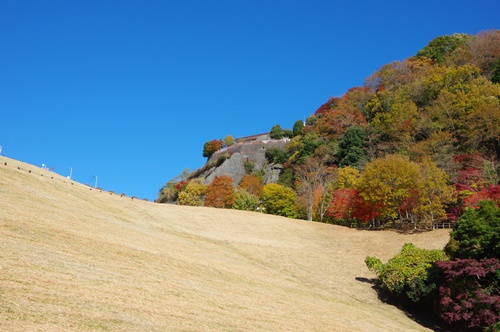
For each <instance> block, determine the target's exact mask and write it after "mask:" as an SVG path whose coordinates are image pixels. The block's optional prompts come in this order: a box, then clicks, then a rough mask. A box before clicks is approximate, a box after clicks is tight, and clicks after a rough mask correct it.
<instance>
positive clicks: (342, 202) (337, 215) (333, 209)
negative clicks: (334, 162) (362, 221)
mask: <svg viewBox="0 0 500 332" xmlns="http://www.w3.org/2000/svg"><path fill="white" fill-rule="evenodd" d="M357 197H358V191H357V190H356V189H353V188H342V189H337V190H335V191H334V192H333V197H332V201H331V202H330V206H329V208H328V209H327V212H326V214H327V215H328V216H330V217H332V218H334V219H336V220H339V219H342V220H349V219H351V218H352V214H353V212H354V207H355V204H354V203H355V201H356V198H357Z"/></svg>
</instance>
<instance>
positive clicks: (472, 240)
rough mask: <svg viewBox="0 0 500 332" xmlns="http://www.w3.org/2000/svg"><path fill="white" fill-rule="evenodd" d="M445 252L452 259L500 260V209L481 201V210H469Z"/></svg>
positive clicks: (456, 226)
mask: <svg viewBox="0 0 500 332" xmlns="http://www.w3.org/2000/svg"><path fill="white" fill-rule="evenodd" d="M445 251H446V253H447V254H448V255H450V256H451V257H452V258H474V259H483V258H499V257H500V256H499V255H500V254H499V253H500V208H499V207H498V206H496V204H495V202H493V201H481V202H480V203H479V210H474V209H472V208H468V209H467V210H466V211H465V212H464V214H462V216H460V218H459V219H458V222H457V224H456V225H455V228H454V229H453V231H452V232H451V234H450V241H449V242H448V244H447V245H446V248H445Z"/></svg>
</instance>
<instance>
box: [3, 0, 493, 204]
mask: <svg viewBox="0 0 500 332" xmlns="http://www.w3.org/2000/svg"><path fill="white" fill-rule="evenodd" d="M499 13H500V1H498V0H489V1H485V0H475V1H463V0H458V1H445V0H443V1H427V0H423V1H417V2H415V1H316V0H308V1H295V0H289V1H272V0H266V1H262V0H252V1H244V0H232V1H231V0H222V1H217V0H214V1H199V0H197V1H190V0H184V1H181V0H179V1H168V0H163V1H159V0H153V1H125V0H124V1H106V0H100V1H77V0H74V1H66V0H64V1H62V0H61V1H50V0H48V1H39V0H37V1H23V0H0V146H2V148H3V150H2V155H5V156H7V157H11V158H15V159H18V160H21V161H25V162H28V163H32V164H35V165H38V166H41V165H42V163H43V164H46V165H48V166H49V167H54V171H55V172H57V173H59V174H61V175H65V176H66V175H69V172H70V170H69V168H70V167H72V169H73V179H74V180H76V181H79V182H82V183H87V184H90V185H94V181H95V178H94V176H95V175H97V176H98V186H99V187H102V188H103V189H106V190H113V191H115V192H117V193H122V192H124V193H126V194H127V195H129V196H137V197H139V198H149V199H155V198H156V197H157V193H158V190H159V188H160V187H161V186H162V185H163V184H164V183H165V182H166V181H167V180H169V179H171V178H173V177H174V176H176V175H177V174H179V173H181V171H182V170H183V169H184V168H190V169H196V168H200V167H201V166H203V164H204V163H205V158H203V157H202V149H203V144H204V143H205V142H206V141H208V140H211V139H218V138H224V137H225V136H226V135H233V137H235V138H236V137H240V136H246V135H251V134H255V133H261V132H266V131H269V129H270V128H271V127H272V126H273V125H275V124H280V125H281V126H282V127H284V128H290V127H292V125H293V123H294V122H295V121H296V120H299V119H304V118H306V117H307V116H309V115H310V114H312V113H313V112H314V111H315V110H316V109H317V108H318V107H319V106H320V105H321V104H322V103H324V102H325V101H326V100H327V99H328V98H329V97H330V96H341V95H343V94H344V93H345V92H346V91H347V89H349V88H351V87H354V86H360V85H362V84H363V82H364V79H365V78H366V77H368V76H369V75H370V74H372V73H373V72H374V71H375V70H376V69H377V68H378V67H380V66H382V65H384V64H386V63H389V62H391V61H393V60H402V59H405V58H407V57H409V56H412V55H414V54H415V53H416V52H417V51H418V50H419V49H421V48H423V47H424V46H425V45H426V44H427V43H428V42H429V41H431V40H432V39H433V38H435V37H437V36H441V35H448V34H452V33H456V32H457V33H461V32H463V33H470V34H475V33H477V32H479V31H481V30H486V29H500V14H499Z"/></svg>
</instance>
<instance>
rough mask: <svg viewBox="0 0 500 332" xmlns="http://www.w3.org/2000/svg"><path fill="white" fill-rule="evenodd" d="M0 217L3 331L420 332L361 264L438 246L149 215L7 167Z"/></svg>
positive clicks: (344, 231)
mask: <svg viewBox="0 0 500 332" xmlns="http://www.w3.org/2000/svg"><path fill="white" fill-rule="evenodd" d="M5 163H7V165H5ZM18 167H19V168H20V169H18ZM29 170H31V171H32V172H31V173H30V172H29ZM0 204H1V210H0V330H2V331H76V330H78V331H95V330H97V331H201V330H202V331H252V330H262V331H425V330H427V329H426V328H424V327H423V326H421V325H419V324H417V323H415V322H414V321H412V320H411V319H409V318H408V317H406V316H405V314H404V313H402V312H401V311H399V310H398V309H396V308H395V307H393V306H390V305H386V304H383V303H381V302H380V301H379V300H378V299H377V296H376V293H375V291H374V290H373V289H372V288H371V285H370V284H369V283H366V282H361V281H358V280H359V278H373V277H374V275H372V274H371V272H369V271H367V269H366V267H365V265H364V262H363V260H364V258H365V257H366V256H367V255H375V256H378V257H381V258H383V259H388V258H390V257H392V256H393V255H395V254H396V253H397V252H399V250H400V249H401V246H402V245H403V244H404V243H406V242H413V243H414V244H416V245H417V246H420V247H423V248H442V247H443V246H444V244H445V243H446V242H447V240H448V232H447V231H445V230H439V231H433V232H428V233H424V234H418V235H399V234H397V233H394V232H369V231H357V230H353V229H348V228H343V227H337V226H332V225H325V224H320V223H313V222H306V221H302V220H290V219H286V218H281V217H277V216H271V215H265V214H258V213H252V212H242V211H233V210H221V209H211V208H197V207H182V206H172V205H163V204H154V203H151V202H145V201H140V200H133V199H131V198H129V197H120V195H116V194H110V193H109V192H104V191H103V192H101V191H100V190H96V189H91V188H89V187H87V186H84V185H82V184H79V183H76V182H75V183H72V182H71V181H70V180H68V179H65V178H64V177H61V176H59V175H57V174H55V173H51V172H49V171H46V170H42V169H40V168H37V167H35V166H32V165H28V164H24V163H21V162H18V161H15V160H12V159H8V158H5V157H0ZM357 278H358V279H357Z"/></svg>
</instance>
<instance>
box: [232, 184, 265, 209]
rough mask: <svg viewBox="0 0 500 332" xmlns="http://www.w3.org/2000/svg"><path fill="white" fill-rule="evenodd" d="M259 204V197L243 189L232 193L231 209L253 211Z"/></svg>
mask: <svg viewBox="0 0 500 332" xmlns="http://www.w3.org/2000/svg"><path fill="white" fill-rule="evenodd" d="M259 204H260V201H259V198H258V197H257V196H256V195H253V194H251V193H249V192H248V191H246V190H244V189H242V190H239V191H238V192H237V193H236V194H235V195H234V203H233V209H236V210H246V211H255V210H257V207H258V206H259Z"/></svg>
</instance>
